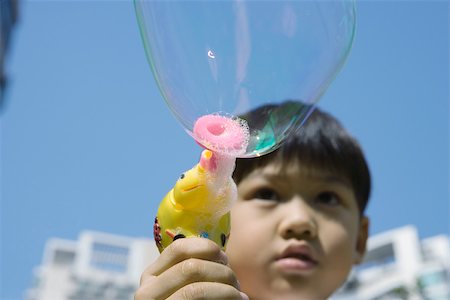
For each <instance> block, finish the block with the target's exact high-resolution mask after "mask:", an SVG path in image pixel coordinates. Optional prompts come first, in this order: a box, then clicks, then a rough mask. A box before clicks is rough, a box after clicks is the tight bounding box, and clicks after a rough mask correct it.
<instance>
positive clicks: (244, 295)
mask: <svg viewBox="0 0 450 300" xmlns="http://www.w3.org/2000/svg"><path fill="white" fill-rule="evenodd" d="M240 293H241V297H242V299H244V300H250V298H249V297H248V296H247V295H246V294H244V293H243V292H240Z"/></svg>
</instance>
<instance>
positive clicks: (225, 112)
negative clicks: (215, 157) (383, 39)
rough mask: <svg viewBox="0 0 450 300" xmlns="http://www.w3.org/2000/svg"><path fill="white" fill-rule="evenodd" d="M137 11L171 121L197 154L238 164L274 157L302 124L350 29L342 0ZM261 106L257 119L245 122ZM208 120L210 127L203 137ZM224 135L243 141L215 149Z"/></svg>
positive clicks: (139, 7) (233, 0) (346, 45)
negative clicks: (197, 147) (203, 151)
mask: <svg viewBox="0 0 450 300" xmlns="http://www.w3.org/2000/svg"><path fill="white" fill-rule="evenodd" d="M135 7H136V13H137V17H138V22H139V26H140V30H141V34H142V37H143V40H144V45H145V50H146V54H147V57H148V59H149V61H150V65H151V68H152V70H153V74H154V76H155V78H156V81H157V83H158V86H159V88H160V90H161V93H162V95H163V97H164V99H165V101H166V102H167V104H168V106H169V107H170V109H171V110H172V112H173V113H174V115H175V116H176V118H177V119H178V120H179V122H180V123H181V124H182V125H183V127H184V128H185V129H186V131H187V132H188V133H189V134H190V135H191V136H193V137H194V138H195V139H196V140H197V142H198V143H200V144H202V145H203V146H204V147H206V148H210V149H211V150H213V151H218V152H224V153H226V152H229V153H231V154H233V155H235V156H238V157H252V156H258V155H262V154H265V153H267V152H269V151H271V150H274V149H275V148H276V147H277V146H278V145H279V144H280V143H281V142H282V141H283V140H284V138H285V137H286V136H287V135H288V134H289V132H290V130H291V129H292V128H293V125H294V124H298V123H301V122H303V121H304V120H305V119H306V118H307V116H308V115H309V113H310V112H311V111H312V109H313V108H314V105H315V103H316V102H317V101H318V99H319V98H320V96H321V95H322V93H323V92H324V91H325V90H326V88H327V87H328V85H329V84H330V82H331V81H332V80H333V78H334V77H335V75H336V74H337V72H338V71H339V69H340V68H341V66H342V65H343V63H344V62H345V59H346V57H347V55H348V53H349V50H350V48H351V45H352V42H353V36H354V31H355V8H354V1H349V0H342V1H338V0H333V1H322V0H317V1H302V0H296V1H264V0H261V1H256V0H249V1H243V0H221V1H205V0H200V1H181V0H168V1H163V0H148V1H147V0H135ZM297 100H301V102H299V101H297ZM280 104H281V105H280ZM263 105H265V106H264V108H263V109H260V114H259V116H260V117H259V118H258V119H257V120H255V119H252V120H248V119H246V117H245V114H246V113H247V112H249V111H250V110H254V109H257V108H259V107H261V106H263ZM205 116H206V117H205ZM239 116H240V117H239ZM205 118H206V120H207V121H208V122H210V123H208V124H210V126H206V127H203V129H204V128H208V129H210V130H209V131H207V134H206V135H202V132H203V133H204V131H202V130H197V129H198V128H200V127H201V126H200V125H199V124H203V123H204V121H205ZM221 120H228V121H226V122H224V123H221ZM236 126H237V127H236ZM239 126H240V127H239ZM228 128H240V129H241V133H238V134H237V139H238V140H242V141H243V142H242V143H241V144H236V143H235V144H233V145H232V146H226V147H225V148H224V147H222V148H221V146H220V145H218V144H215V142H214V136H218V137H220V135H221V134H222V133H223V132H227V129H228ZM232 135H233V134H232ZM211 137H213V139H211ZM228 137H229V136H228ZM239 148H241V149H239ZM233 149H234V150H233Z"/></svg>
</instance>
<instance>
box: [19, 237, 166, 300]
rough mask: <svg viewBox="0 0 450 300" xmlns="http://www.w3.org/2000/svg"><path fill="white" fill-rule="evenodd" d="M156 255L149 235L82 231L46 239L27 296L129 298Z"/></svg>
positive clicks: (31, 299) (35, 299) (42, 299)
mask: <svg viewBox="0 0 450 300" xmlns="http://www.w3.org/2000/svg"><path fill="white" fill-rule="evenodd" d="M158 255H159V253H158V250H157V249H156V246H155V242H154V241H153V240H152V239H136V238H129V237H124V236H118V235H112V234H106V233H100V232H93V231H86V232H83V233H81V234H80V236H79V239H78V241H71V240H62V239H50V240H49V241H48V242H47V243H46V247H45V251H44V257H43V262H42V265H41V266H39V267H37V268H36V269H35V270H34V272H33V273H34V274H33V275H34V280H33V286H32V288H31V289H30V290H28V291H27V293H26V299H27V300H56V299H57V300H94V299H95V300H122V299H123V300H129V299H133V295H134V291H135V290H136V288H137V287H138V285H139V279H140V276H141V273H142V271H143V270H144V269H145V267H146V266H148V265H149V264H150V263H151V262H152V261H153V260H154V259H155V258H156V257H157V256H158Z"/></svg>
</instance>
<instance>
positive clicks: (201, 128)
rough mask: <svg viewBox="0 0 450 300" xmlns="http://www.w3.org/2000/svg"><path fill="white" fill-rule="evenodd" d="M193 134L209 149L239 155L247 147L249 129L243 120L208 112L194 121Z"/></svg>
mask: <svg viewBox="0 0 450 300" xmlns="http://www.w3.org/2000/svg"><path fill="white" fill-rule="evenodd" d="M193 136H194V138H195V139H196V140H197V142H198V143H200V145H202V146H203V147H205V148H208V149H210V150H211V151H214V152H219V153H221V154H225V155H230V156H239V155H241V154H243V153H245V150H246V149H247V145H248V139H249V129H248V125H247V123H246V122H245V121H244V120H241V119H238V118H230V117H225V116H221V115H217V114H210V115H205V116H202V117H200V118H199V119H198V120H197V121H196V122H195V125H194V130H193Z"/></svg>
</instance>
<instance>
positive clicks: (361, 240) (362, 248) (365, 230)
mask: <svg viewBox="0 0 450 300" xmlns="http://www.w3.org/2000/svg"><path fill="white" fill-rule="evenodd" d="M368 237H369V218H367V217H366V216H363V217H361V221H360V224H359V233H358V239H357V241H356V249H355V250H356V251H355V257H354V259H353V263H354V264H359V263H361V262H362V260H363V258H364V254H365V253H366V245H367V239H368Z"/></svg>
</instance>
